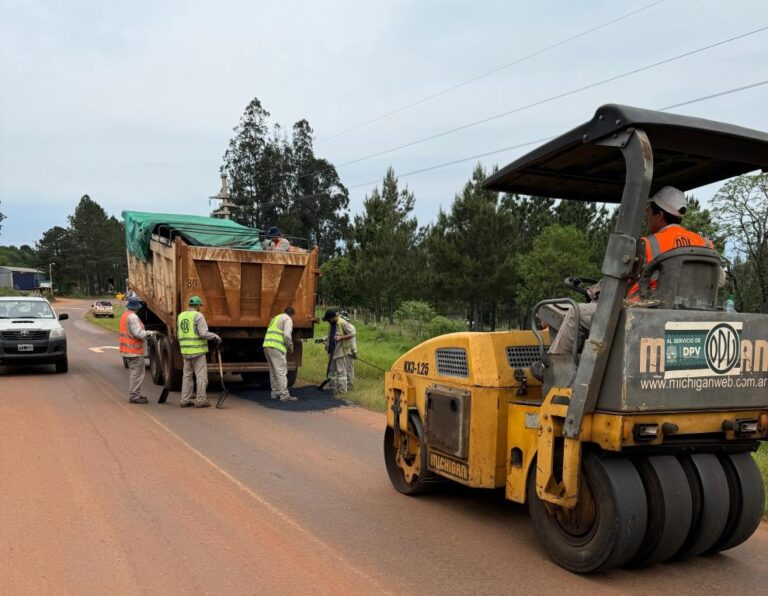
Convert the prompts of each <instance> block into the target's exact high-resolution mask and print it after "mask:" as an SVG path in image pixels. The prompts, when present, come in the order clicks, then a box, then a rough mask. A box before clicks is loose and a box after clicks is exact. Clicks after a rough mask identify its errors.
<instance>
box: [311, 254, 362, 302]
mask: <svg viewBox="0 0 768 596" xmlns="http://www.w3.org/2000/svg"><path fill="white" fill-rule="evenodd" d="M318 293H319V294H320V296H321V297H322V299H323V300H324V301H326V302H327V303H330V304H333V305H336V306H338V307H339V308H345V307H348V306H352V305H357V304H358V303H359V300H360V292H359V291H358V290H357V284H355V270H354V265H353V263H352V259H350V257H349V256H348V255H340V256H336V257H334V258H332V259H329V260H328V261H326V262H325V263H323V264H322V265H321V266H320V283H319V288H318Z"/></svg>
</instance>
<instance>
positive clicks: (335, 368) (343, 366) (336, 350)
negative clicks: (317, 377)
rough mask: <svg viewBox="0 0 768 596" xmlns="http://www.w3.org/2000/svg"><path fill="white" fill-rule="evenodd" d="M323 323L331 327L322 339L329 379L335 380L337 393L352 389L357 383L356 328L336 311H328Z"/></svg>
mask: <svg viewBox="0 0 768 596" xmlns="http://www.w3.org/2000/svg"><path fill="white" fill-rule="evenodd" d="M323 321H326V322H327V323H328V325H329V329H328V335H327V336H325V337H324V338H322V341H323V342H324V343H325V344H326V345H325V349H326V351H327V352H328V358H329V363H328V378H329V379H333V383H334V385H335V388H336V390H337V391H342V392H343V391H348V390H350V389H352V384H353V383H354V381H355V358H356V357H357V339H356V335H357V332H356V330H355V326H354V325H353V324H352V323H350V322H349V321H347V320H346V319H345V318H343V317H340V316H339V314H338V313H337V312H336V311H335V310H326V311H325V315H324V316H323Z"/></svg>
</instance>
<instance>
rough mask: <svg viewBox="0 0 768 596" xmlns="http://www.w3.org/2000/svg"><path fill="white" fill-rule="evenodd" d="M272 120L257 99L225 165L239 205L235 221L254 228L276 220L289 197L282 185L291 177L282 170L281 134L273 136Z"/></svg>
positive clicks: (245, 115) (237, 129)
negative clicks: (269, 119)
mask: <svg viewBox="0 0 768 596" xmlns="http://www.w3.org/2000/svg"><path fill="white" fill-rule="evenodd" d="M268 118H269V112H267V110H265V109H264V108H263V107H262V105H261V102H260V101H259V100H258V98H255V97H254V98H253V99H252V100H251V102H250V103H249V104H248V105H247V106H246V108H245V112H244V113H243V115H242V117H241V118H240V122H239V124H238V125H237V126H236V127H235V128H234V132H235V136H234V137H232V139H231V140H230V141H229V147H228V149H227V150H226V152H225V153H224V165H223V166H222V171H223V172H226V173H227V177H228V178H229V185H230V195H231V197H232V201H233V202H234V203H235V204H236V205H237V206H238V209H237V210H236V211H235V214H234V219H235V220H236V221H238V222H240V223H242V224H244V225H247V226H251V227H254V228H258V227H264V226H267V225H269V224H268V223H267V222H268V221H272V220H275V219H276V216H277V213H278V207H279V206H281V205H282V206H283V207H285V204H284V200H285V198H286V197H287V194H288V193H287V188H281V187H280V184H279V181H280V180H282V179H284V178H286V177H287V176H285V172H283V171H282V170H283V169H284V168H285V160H284V156H283V155H282V151H281V148H280V143H279V139H278V138H277V132H278V131H275V134H273V135H272V136H270V127H269V122H268ZM276 181H278V182H277V183H276Z"/></svg>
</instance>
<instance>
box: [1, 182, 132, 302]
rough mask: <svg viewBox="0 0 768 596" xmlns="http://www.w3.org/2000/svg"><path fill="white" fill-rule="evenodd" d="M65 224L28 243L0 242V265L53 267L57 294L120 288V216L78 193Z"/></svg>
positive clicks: (122, 237) (122, 264) (122, 262)
mask: <svg viewBox="0 0 768 596" xmlns="http://www.w3.org/2000/svg"><path fill="white" fill-rule="evenodd" d="M67 221H68V225H67V226H66V227H61V226H54V227H52V228H50V229H49V230H46V231H45V232H44V233H43V235H42V237H41V238H40V240H39V241H37V242H36V243H35V246H34V247H31V246H29V245H22V246H20V247H15V246H0V265H9V266H16V267H33V268H37V269H40V270H41V271H44V272H46V273H47V272H48V271H52V272H53V281H54V287H55V288H56V291H57V292H58V293H62V294H87V295H91V296H93V295H96V294H101V293H105V292H112V291H117V290H118V289H124V287H125V279H126V277H127V263H126V259H125V233H124V228H123V222H122V221H120V220H118V219H117V218H115V217H110V216H108V215H107V213H106V211H104V209H103V208H102V207H101V205H99V204H98V203H97V202H96V201H94V200H93V199H91V198H90V197H89V196H88V195H83V196H82V197H81V198H80V201H79V202H78V204H77V206H76V207H75V210H74V213H72V215H70V216H69V217H68V218H67Z"/></svg>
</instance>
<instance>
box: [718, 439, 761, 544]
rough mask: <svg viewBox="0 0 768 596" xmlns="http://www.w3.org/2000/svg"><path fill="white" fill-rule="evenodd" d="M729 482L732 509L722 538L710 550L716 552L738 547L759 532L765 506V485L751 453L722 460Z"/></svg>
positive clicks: (722, 458)
mask: <svg viewBox="0 0 768 596" xmlns="http://www.w3.org/2000/svg"><path fill="white" fill-rule="evenodd" d="M720 463H721V464H722V466H723V470H724V471H725V477H726V479H727V480H728V492H729V494H730V503H731V506H730V509H729V511H728V520H727V521H726V523H725V529H724V530H723V533H722V535H721V536H720V538H719V539H718V541H717V542H716V543H715V545H714V546H713V547H712V548H711V549H710V551H709V552H711V553H715V552H719V551H723V550H728V549H729V548H733V547H734V546H738V545H739V544H741V543H742V542H744V541H745V540H746V539H747V538H749V537H750V536H752V534H753V533H754V532H755V530H757V527H758V526H759V525H760V520H761V519H762V516H763V509H764V507H765V486H764V484H763V478H762V476H761V474H760V469H759V468H758V467H757V464H756V463H755V460H754V459H752V454H751V453H736V454H733V455H724V456H722V457H720Z"/></svg>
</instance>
